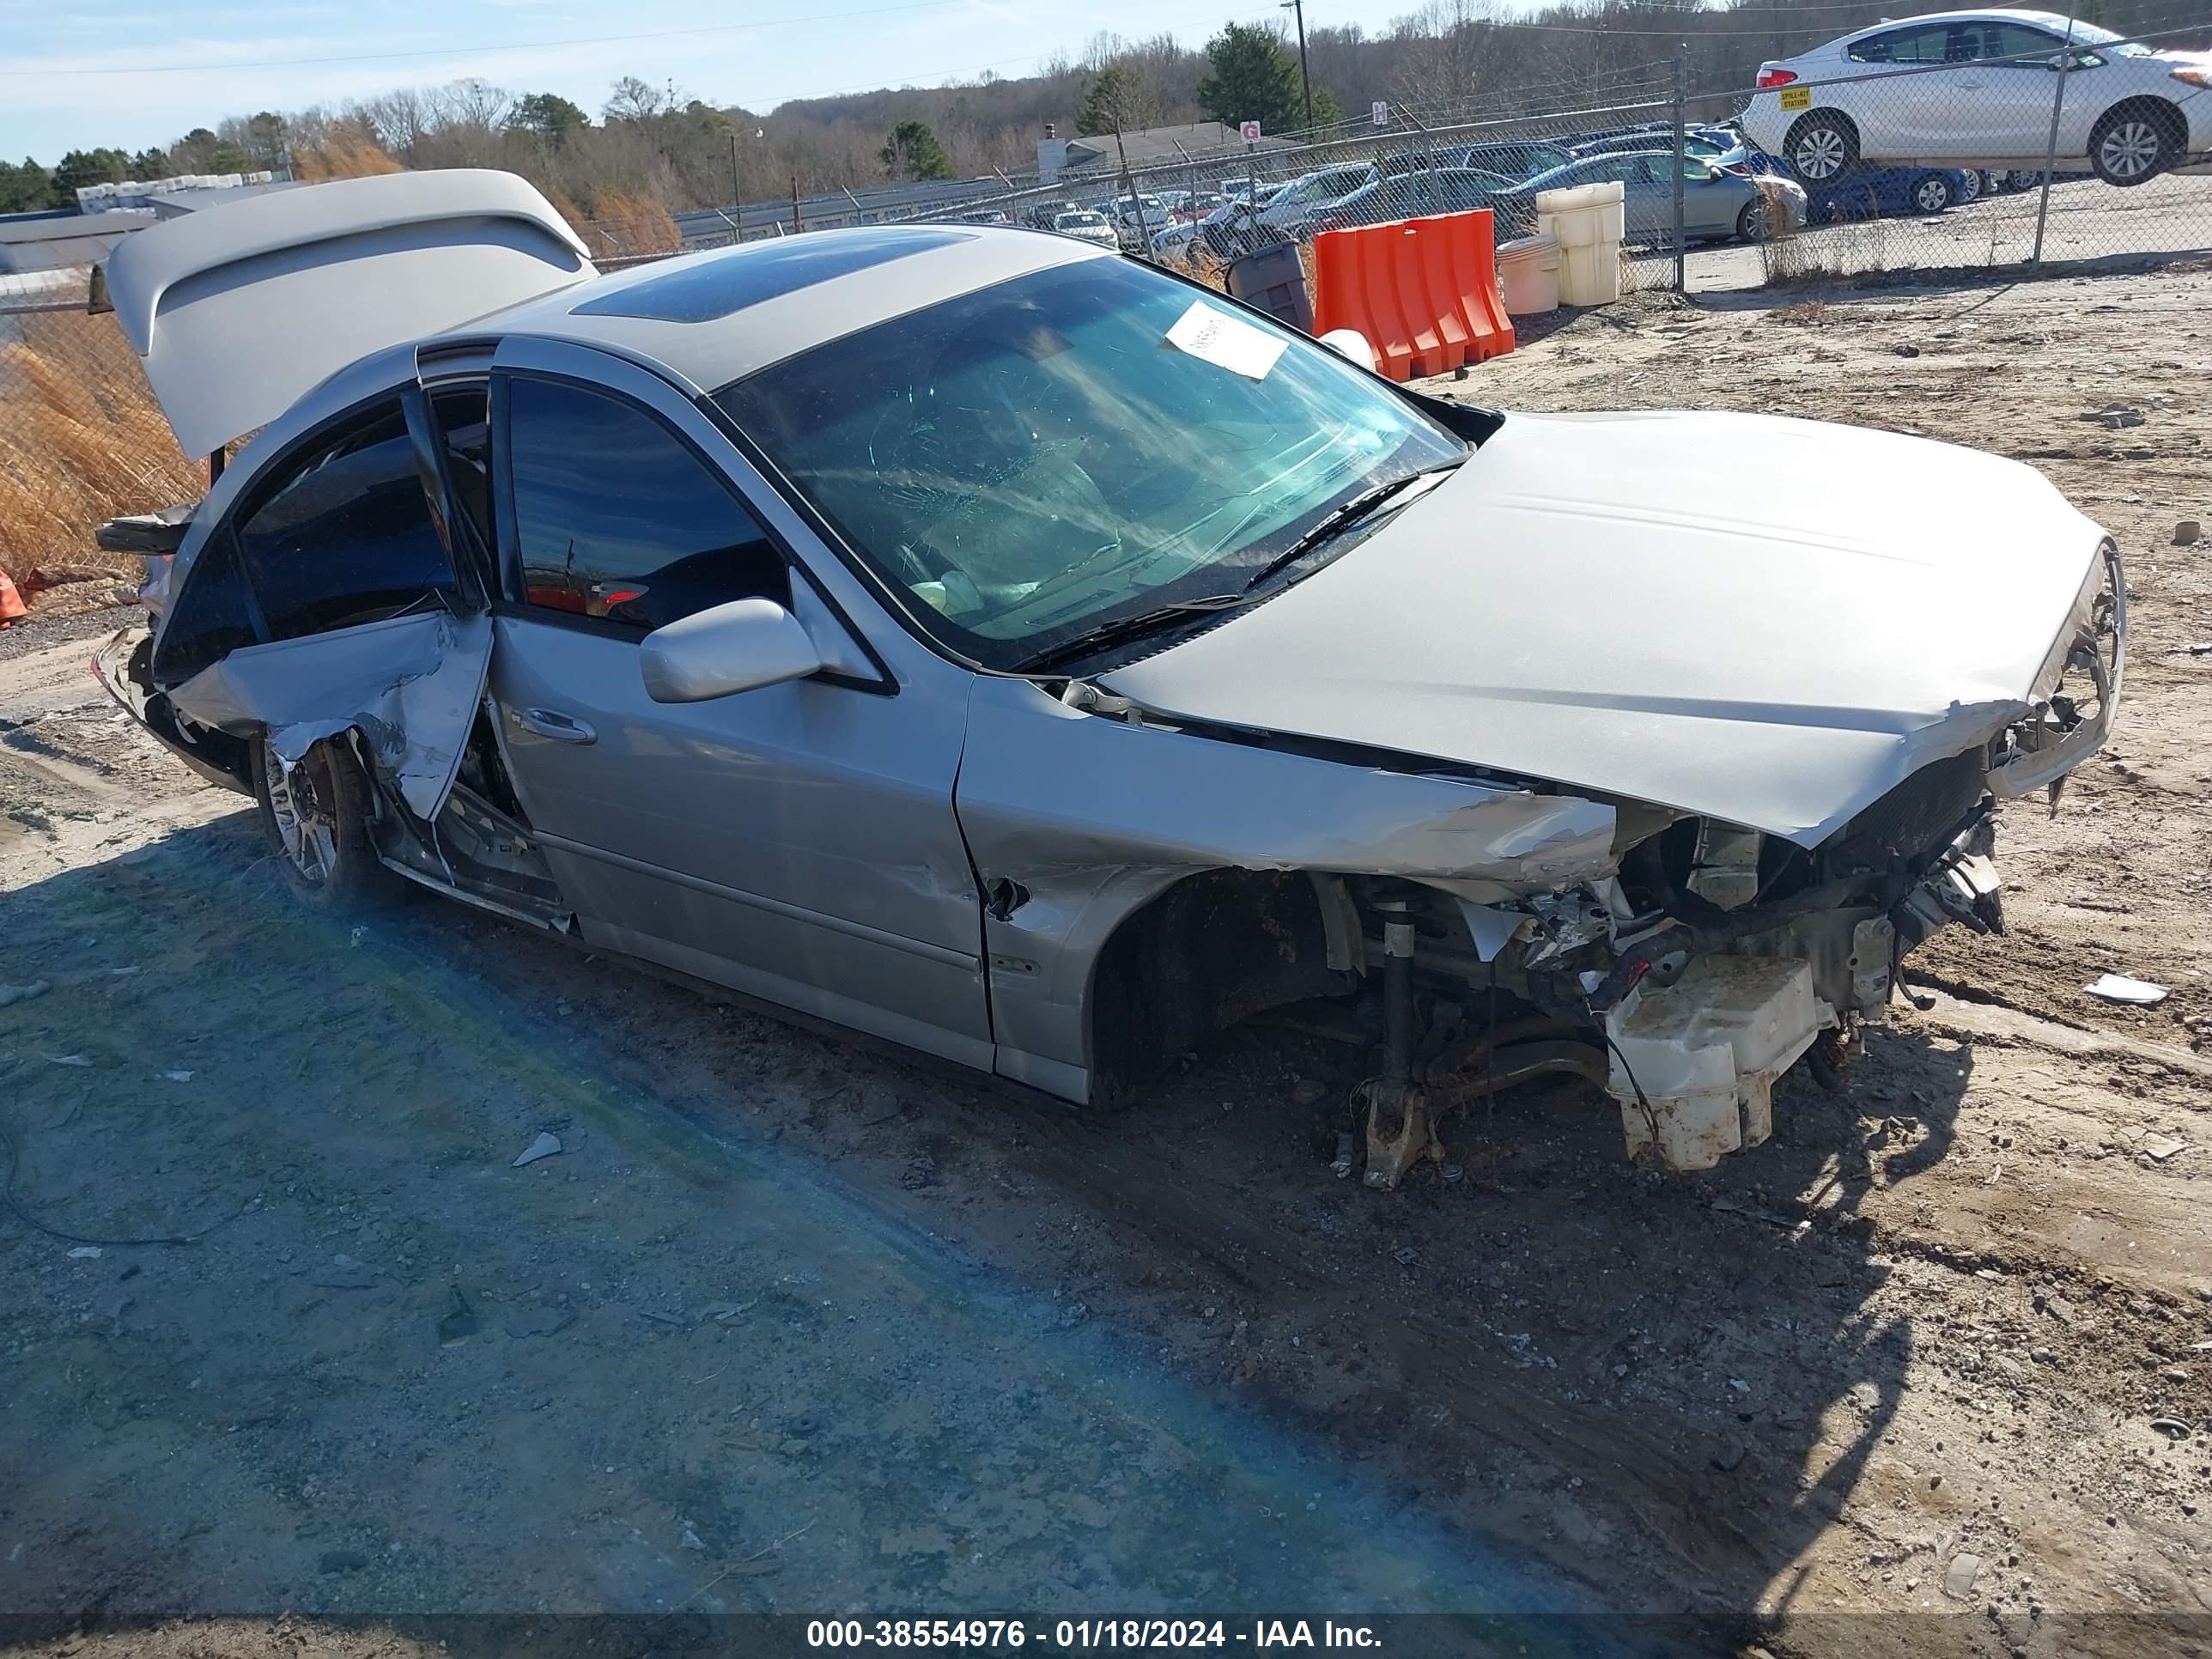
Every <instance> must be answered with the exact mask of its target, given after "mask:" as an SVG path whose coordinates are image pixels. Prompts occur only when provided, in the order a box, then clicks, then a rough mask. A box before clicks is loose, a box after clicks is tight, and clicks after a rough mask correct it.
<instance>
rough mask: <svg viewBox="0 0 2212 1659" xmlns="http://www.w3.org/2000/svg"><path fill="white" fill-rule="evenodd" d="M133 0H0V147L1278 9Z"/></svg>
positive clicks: (804, 66)
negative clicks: (460, 88) (401, 99)
mask: <svg viewBox="0 0 2212 1659" xmlns="http://www.w3.org/2000/svg"><path fill="white" fill-rule="evenodd" d="M1415 3H1416V0H1313V3H1310V4H1309V5H1308V7H1307V10H1306V20H1307V23H1308V26H1309V27H1312V26H1314V25H1316V24H1318V23H1333V24H1343V23H1352V22H1358V23H1361V24H1364V25H1365V26H1367V27H1370V28H1374V27H1379V26H1381V25H1383V24H1385V23H1387V22H1388V21H1389V20H1390V19H1391V18H1392V17H1394V16H1396V15H1400V14H1401V13H1403V12H1406V11H1408V10H1411V9H1413V5H1414V4H1415ZM1276 15H1279V14H1278V13H1277V11H1276V9H1275V8H1274V6H1273V4H1272V3H1271V0H1247V3H1243V4H1237V3H1233V0H1228V3H1225V0H1116V3H1115V4H1114V5H1112V6H1110V7H1109V6H1106V5H1103V4H1098V3H1096V0H1088V3H1086V0H1072V3H1067V0H742V3H739V4H735V5H729V6H709V5H705V4H702V3H699V0H632V3H629V4H626V5H619V6H607V5H604V4H602V5H587V4H579V3H574V0H451V3H447V4H445V5H442V6H440V7H436V8H428V7H422V6H407V5H395V4H390V3H384V0H293V3H287V4H284V5H278V6H266V7H248V6H226V5H224V4H223V3H222V0H212V3H210V4H207V5H203V6H174V5H172V6H167V7H165V8H164V9H162V10H161V12H158V13H151V12H148V11H145V10H144V9H143V0H138V3H137V4H134V3H131V0H123V3H103V0H77V3H70V4H55V3H52V0H0V155H4V156H6V157H7V158H9V160H11V161H14V160H20V159H21V158H22V157H23V156H25V155H33V156H35V157H37V158H38V159H39V160H40V161H43V162H45V163H46V164H47V165H48V166H52V164H53V162H54V161H57V160H58V158H59V157H60V156H61V155H62V154H63V153H64V151H66V150H71V149H89V148H92V147H94V146H95V145H100V144H112V145H115V146H118V148H121V149H129V150H137V149H145V148H147V147H149V146H151V145H155V144H167V143H171V142H173V140H175V139H176V138H178V137H181V136H182V135H183V134H184V133H185V132H186V131H189V130H190V129H191V128H192V127H195V126H202V125H205V126H212V125H215V123H216V121H217V120H219V119H221V118H222V117H224V116H226V115H251V114H252V113H253V112H255V111H257V110H262V109H275V110H280V111H283V110H292V109H298V108H301V107H303V106H307V105H309V104H315V103H322V104H331V105H335V104H338V103H342V102H343V101H344V100H346V99H349V98H357V97H365V96H368V95H369V94H374V93H378V92H383V91H387V90H389V89H390V88H393V87H398V86H418V85H432V84H437V83H440V82H447V81H454V80H459V79H463V78H465V77H470V76H473V77H476V78H477V79H480V80H484V81H489V82H493V83H495V84H496V85H499V86H502V87H507V88H513V89H515V90H518V91H526V92H557V93H559V94H562V96H564V97H567V98H569V99H572V100H574V101H575V102H576V103H578V104H580V105H581V106H583V107H584V108H585V109H586V110H587V111H589V112H591V113H592V116H593V117H594V118H597V116H598V114H599V109H600V106H602V105H603V104H604V103H605V100H606V94H607V88H608V86H609V84H610V83H611V82H613V81H614V80H615V79H616V78H617V76H623V75H635V76H639V77H640V78H641V79H643V80H647V81H649V82H653V83H654V84H656V85H658V84H661V83H663V82H669V81H673V82H675V85H676V88H677V90H678V92H679V93H680V94H689V95H691V96H696V97H699V98H703V99H705V100H707V101H708V102H709V103H712V104H719V105H728V104H742V105H743V106H745V107H746V108H748V109H753V110H765V109H768V108H770V107H772V106H775V104H777V103H780V102H781V101H782V100H786V99H790V98H805V97H810V96H814V95H817V94H824V93H833V92H857V91H862V90H865V89H866V88H872V87H878V86H929V85H936V84H941V83H943V82H950V81H956V80H963V79H974V78H976V77H978V76H981V73H982V72H983V71H984V70H994V71H995V72H997V73H998V74H999V75H1000V76H1006V77H1007V78H1009V79H1012V78H1014V77H1017V76H1024V75H1028V74H1030V73H1033V72H1034V71H1035V70H1036V66H1037V65H1038V64H1039V63H1040V62H1042V59H1043V58H1046V57H1048V55H1050V54H1051V53H1052V52H1054V51H1055V50H1064V51H1066V52H1067V53H1068V55H1069V56H1070V57H1080V56H1081V54H1082V50H1083V46H1084V42H1085V41H1086V40H1089V39H1090V37H1091V35H1093V34H1094V33H1097V32H1099V31H1100V30H1103V29H1111V30H1112V31H1113V32H1114V33H1117V34H1121V35H1123V36H1126V37H1127V38H1129V39H1132V40H1136V39H1141V38H1143V37H1145V36H1147V35H1152V34H1156V33H1162V32H1164V31H1168V32H1172V33H1175V34H1176V36H1177V37H1178V38H1179V39H1181V40H1183V41H1184V42H1186V43H1187V44H1189V45H1193V46H1196V45H1199V44H1200V43H1202V42H1203V41H1204V40H1206V37H1207V36H1208V35H1210V34H1212V33H1214V32H1215V31H1217V30H1218V28H1219V27H1220V26H1221V25H1222V24H1223V23H1224V22H1226V21H1232V20H1242V21H1257V20H1260V19H1262V18H1270V17H1273V16H1276Z"/></svg>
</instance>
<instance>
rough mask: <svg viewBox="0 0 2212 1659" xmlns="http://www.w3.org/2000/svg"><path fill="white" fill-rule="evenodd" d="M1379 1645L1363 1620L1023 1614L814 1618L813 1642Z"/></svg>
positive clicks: (1080, 1647)
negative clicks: (1048, 1618) (1242, 1621)
mask: <svg viewBox="0 0 2212 1659" xmlns="http://www.w3.org/2000/svg"><path fill="white" fill-rule="evenodd" d="M1232 1643H1235V1644H1239V1645H1242V1646H1245V1647H1251V1648H1370V1649H1371V1648H1378V1647H1380V1646H1381V1645H1382V1644H1381V1642H1380V1641H1378V1640H1377V1639H1376V1633H1375V1632H1374V1631H1373V1630H1372V1629H1371V1628H1370V1627H1369V1626H1365V1625H1340V1624H1337V1623H1336V1622H1335V1621H1334V1620H1327V1619H1324V1620H1322V1621H1321V1624H1320V1626H1319V1628H1318V1629H1316V1627H1315V1626H1314V1625H1313V1623H1312V1622H1311V1621H1310V1620H1304V1619H1261V1620H1254V1621H1253V1622H1252V1625H1251V1627H1250V1628H1249V1630H1234V1629H1231V1628H1229V1627H1228V1626H1226V1625H1225V1621H1224V1620H1218V1619H1212V1620H1205V1619H1060V1620H1054V1622H1053V1623H1052V1624H1051V1625H1050V1626H1046V1625H1044V1624H1042V1622H1040V1623H1038V1624H1037V1625H1036V1626H1034V1627H1032V1626H1030V1624H1029V1623H1028V1622H1027V1621H1026V1620H1020V1619H875V1620H862V1619H815V1620H808V1621H807V1626H806V1645H807V1646H809V1647H810V1648H1024V1647H1028V1646H1030V1645H1031V1644H1034V1645H1036V1646H1037V1647H1040V1648H1058V1649H1062V1650H1077V1651H1090V1650H1104V1649H1109V1648H1110V1649H1120V1650H1127V1649H1131V1648H1225V1647H1227V1646H1229V1645H1230V1644H1232Z"/></svg>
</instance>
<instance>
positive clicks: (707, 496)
mask: <svg viewBox="0 0 2212 1659" xmlns="http://www.w3.org/2000/svg"><path fill="white" fill-rule="evenodd" d="M507 447H508V454H509V457H510V466H511V468H512V471H513V481H514V528H515V538H516V543H517V546H518V549H519V550H520V582H521V591H520V593H518V594H515V595H514V596H513V597H515V598H517V599H520V600H521V602H522V603H523V604H525V605H529V606H532V607H533V608H535V609H537V610H540V611H561V612H565V613H566V614H568V615H569V616H574V617H599V618H603V619H604V620H605V621H608V622H612V623H623V624H627V625H628V626H629V627H632V628H635V629H639V630H640V631H644V630H647V629H655V628H659V627H663V626H665V624H667V623H672V622H674V621H676V620H677V619H678V617H688V616H690V615H691V614H692V613H693V612H694V611H705V610H708V609H709V608H710V607H712V606H714V605H722V604H725V603H726V602H727V601H729V600H731V599H774V600H775V602H776V603H777V604H779V605H789V604H790V603H791V574H790V571H789V569H788V568H787V566H786V565H785V563H784V561H783V556H782V555H781V553H780V552H779V551H778V550H776V548H775V544H773V543H772V542H770V541H769V538H768V532H766V531H764V530H763V529H762V528H761V526H760V525H759V524H758V522H757V521H756V520H755V519H754V518H753V516H752V514H751V513H748V512H747V511H746V510H745V509H744V507H743V506H741V505H740V504H739V502H738V498H737V496H736V495H734V494H732V491H731V489H730V487H729V485H728V484H727V483H725V482H724V481H723V479H722V478H721V477H720V474H718V473H717V472H716V471H714V469H713V468H712V467H710V466H708V465H707V463H706V461H705V460H703V459H702V458H701V457H700V456H699V455H698V454H697V453H696V452H695V451H694V450H692V448H691V447H690V446H689V445H688V444H686V443H685V442H684V441H683V440H682V439H681V438H679V437H678V436H677V435H676V434H675V433H674V432H672V431H671V430H670V429H669V428H667V427H665V426H664V425H663V424H661V422H659V420H657V419H655V418H654V417H653V416H651V415H649V414H647V412H646V411H645V410H641V409H639V408H638V407H636V406H635V404H628V403H624V402H623V401H622V400H621V399H619V398H611V397H609V396H607V395H605V393H603V392H593V391H591V390H590V389H588V388H586V387H584V386H574V385H572V384H570V383H568V382H566V381H558V380H530V379H526V378H522V377H517V378H515V379H514V380H513V381H511V382H510V389H509V392H508V394H507Z"/></svg>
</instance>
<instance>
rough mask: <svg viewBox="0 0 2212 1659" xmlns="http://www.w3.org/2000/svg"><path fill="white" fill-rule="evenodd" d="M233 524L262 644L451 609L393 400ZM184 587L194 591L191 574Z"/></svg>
mask: <svg viewBox="0 0 2212 1659" xmlns="http://www.w3.org/2000/svg"><path fill="white" fill-rule="evenodd" d="M282 477H283V481H282V482H281V483H279V484H278V485H277V487H276V493H275V494H273V495H268V496H266V497H264V499H263V500H262V501H261V504H260V505H259V506H258V507H255V508H254V509H253V511H252V513H248V514H247V515H246V518H245V519H244V520H243V521H241V522H240V525H239V526H238V550H239V555H240V561H241V562H242V564H243V567H244V569H245V573H246V580H247V581H248V582H250V583H251V584H252V589H253V596H254V598H255V599H257V600H258V601H259V603H260V606H261V615H262V618H263V620H264V623H266V624H267V627H268V635H269V638H270V639H271V640H289V639H297V638H298V637H300V636H301V635H303V634H319V633H322V632H324V631H325V630H326V629H333V628H349V627H352V626H354V625H355V624H356V623H368V622H375V621H378V620H380V619H381V618H383V617H391V616H396V615H398V613H399V612H401V611H410V610H413V609H416V608H417V607H419V606H422V605H446V606H447V607H448V608H450V607H451V606H452V604H453V566H452V564H451V562H449V561H448V560H447V557H446V548H445V544H444V543H443V542H441V540H440V539H439V538H438V531H437V526H436V525H435V523H434V522H433V521H432V520H431V517H430V504H429V501H428V498H427V497H426V496H424V495H423V493H422V474H421V473H420V472H419V471H416V465H415V450H414V446H413V444H412V443H410V441H409V439H408V436H407V422H406V419H405V417H404V416H402V415H401V413H400V411H399V405H398V402H397V401H394V402H392V403H390V404H383V405H381V406H380V407H379V408H378V409H377V410H375V411H374V413H373V414H371V415H370V416H368V418H367V419H366V420H365V421H363V422H362V423H361V424H359V425H357V426H353V427H350V428H349V429H348V430H347V432H346V434H345V435H343V437H341V438H339V439H337V441H334V442H332V443H331V444H329V445H328V446H327V447H323V448H321V449H319V450H317V451H316V452H315V453H313V454H311V455H310V456H309V457H308V458H307V459H306V460H305V461H304V462H299V463H295V464H294V465H290V466H288V467H286V468H285V469H284V470H283V475H282ZM197 585H198V583H197V575H195V577H194V579H193V581H192V583H191V586H197Z"/></svg>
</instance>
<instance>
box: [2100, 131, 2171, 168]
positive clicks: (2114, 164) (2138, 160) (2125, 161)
mask: <svg viewBox="0 0 2212 1659" xmlns="http://www.w3.org/2000/svg"><path fill="white" fill-rule="evenodd" d="M2159 150H2160V141H2159V134H2158V130H2157V129H2156V128H2155V127H2154V126H2152V125H2151V124H2150V123H2149V122H2148V121H2145V120H2142V119H2141V118H2137V117H2133V116H2131V117H2130V118H2128V119H2126V120H2124V121H2117V122H2115V123H2113V125H2112V131H2110V132H2107V133H2106V135H2105V137H2104V140H2103V142H2102V143H2100V144H2099V145H2098V146H2097V159H2098V161H2101V162H2102V163H2103V164H2104V170H2105V171H2106V173H2111V174H2112V176H2113V177H2114V178H2118V179H2140V178H2142V176H2143V175H2144V174H2146V173H2148V172H2149V171H2150V170H2151V169H2152V168H2153V167H2156V166H2157V165H2158V155H2159Z"/></svg>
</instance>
